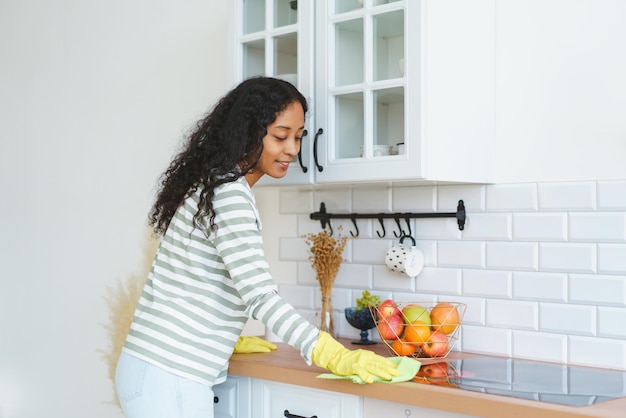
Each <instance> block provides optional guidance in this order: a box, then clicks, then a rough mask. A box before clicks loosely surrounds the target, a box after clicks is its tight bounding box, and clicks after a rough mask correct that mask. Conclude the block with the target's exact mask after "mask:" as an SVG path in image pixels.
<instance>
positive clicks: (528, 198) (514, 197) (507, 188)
mask: <svg viewBox="0 0 626 418" xmlns="http://www.w3.org/2000/svg"><path fill="white" fill-rule="evenodd" d="M485 194H486V198H487V204H486V208H487V211H488V212H535V211H537V209H538V204H537V185H536V184H535V183H524V184H493V185H489V186H487V187H486V193H485Z"/></svg>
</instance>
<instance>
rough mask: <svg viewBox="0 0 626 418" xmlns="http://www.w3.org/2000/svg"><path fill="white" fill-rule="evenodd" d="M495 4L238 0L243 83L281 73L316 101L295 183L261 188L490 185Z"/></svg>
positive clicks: (237, 76)
mask: <svg viewBox="0 0 626 418" xmlns="http://www.w3.org/2000/svg"><path fill="white" fill-rule="evenodd" d="M494 3H495V1H494V0H474V1H471V2H468V1H466V0H446V1H441V0H404V1H402V0H395V1H394V0H324V1H320V0H317V1H314V0H297V1H290V0H236V1H235V2H234V5H233V7H232V16H231V22H232V23H233V29H234V34H233V36H232V39H233V41H234V45H233V48H232V50H233V51H234V57H233V68H232V70H233V71H232V72H231V73H232V74H233V80H232V81H233V83H235V82H238V81H240V80H243V79H245V78H248V77H252V76H258V75H269V76H275V77H280V78H283V79H286V80H288V81H290V82H292V83H293V84H295V85H296V86H297V87H298V89H299V90H300V91H301V92H302V93H303V94H304V95H305V97H307V99H308V101H309V105H310V109H309V113H308V114H307V123H306V129H307V135H306V136H305V137H304V139H303V141H302V147H301V148H302V149H301V153H300V155H299V156H298V157H297V158H294V161H293V162H292V165H291V167H290V169H289V172H288V174H287V176H286V178H283V179H279V180H278V181H276V180H275V179H271V178H267V179H266V178H263V179H262V181H261V182H260V183H259V184H282V185H285V184H314V183H317V184H320V183H349V182H366V181H383V180H384V181H399V180H413V181H451V182H486V181H488V180H489V174H490V168H491V164H492V160H491V157H492V156H491V150H492V149H493V141H494V135H495V120H494V118H495V91H494V89H495V83H494V79H495V74H494V71H495V65H494V62H495V52H494V51H495V4H494ZM266 177H267V176H266Z"/></svg>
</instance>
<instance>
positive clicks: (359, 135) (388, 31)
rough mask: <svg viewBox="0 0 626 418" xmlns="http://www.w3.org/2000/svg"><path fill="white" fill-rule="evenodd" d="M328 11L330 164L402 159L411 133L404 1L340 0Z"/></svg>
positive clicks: (327, 88)
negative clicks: (407, 128) (408, 126)
mask: <svg viewBox="0 0 626 418" xmlns="http://www.w3.org/2000/svg"><path fill="white" fill-rule="evenodd" d="M331 3H332V2H331ZM326 15H327V16H328V18H327V23H326V27H325V30H326V31H327V32H326V34H327V36H328V42H327V43H326V45H327V46H329V48H330V50H329V54H328V55H329V57H328V58H327V59H328V61H327V65H326V68H327V72H328V74H327V77H326V78H327V79H326V81H325V82H326V94H327V96H328V109H327V114H328V115H329V116H328V121H327V123H328V125H329V126H328V128H329V129H328V130H329V132H328V136H327V138H326V139H327V141H328V144H327V146H326V157H327V160H328V161H326V164H328V165H332V164H333V163H336V164H342V163H343V162H351V163H355V164H356V163H358V162H359V161H362V162H363V163H366V162H367V161H370V160H373V161H377V160H380V161H383V160H392V159H394V158H397V157H396V156H397V155H398V154H399V153H403V152H404V146H403V142H404V136H405V133H404V131H405V123H404V121H405V104H404V103H405V94H406V92H405V81H404V55H405V49H406V45H405V36H404V22H405V10H404V3H403V2H401V1H392V0H387V1H384V0H335V1H334V7H332V8H330V10H328V11H326ZM318 16H320V14H319V13H318ZM318 27H319V26H318ZM352 159H354V161H343V160H352Z"/></svg>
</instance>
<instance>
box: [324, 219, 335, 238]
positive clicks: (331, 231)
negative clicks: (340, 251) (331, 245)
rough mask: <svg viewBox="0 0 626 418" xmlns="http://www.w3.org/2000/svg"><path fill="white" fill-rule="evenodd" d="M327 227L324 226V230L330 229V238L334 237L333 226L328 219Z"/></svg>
mask: <svg viewBox="0 0 626 418" xmlns="http://www.w3.org/2000/svg"><path fill="white" fill-rule="evenodd" d="M325 223H326V225H324V228H326V227H328V229H330V232H329V233H328V236H329V237H332V236H333V232H334V231H333V226H332V225H331V224H330V219H328V220H327V221H326V222H325Z"/></svg>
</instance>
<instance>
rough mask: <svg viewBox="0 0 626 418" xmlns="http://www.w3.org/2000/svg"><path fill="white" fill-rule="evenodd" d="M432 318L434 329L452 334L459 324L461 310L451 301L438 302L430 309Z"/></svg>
mask: <svg viewBox="0 0 626 418" xmlns="http://www.w3.org/2000/svg"><path fill="white" fill-rule="evenodd" d="M430 319H431V322H432V324H431V325H432V327H433V330H435V331H441V332H443V333H444V334H452V333H453V332H454V331H455V330H456V328H457V327H458V326H459V322H460V319H459V311H457V310H456V307H455V306H454V305H453V304H451V303H449V302H441V303H438V304H436V305H435V306H434V307H433V308H432V309H431V310H430Z"/></svg>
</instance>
